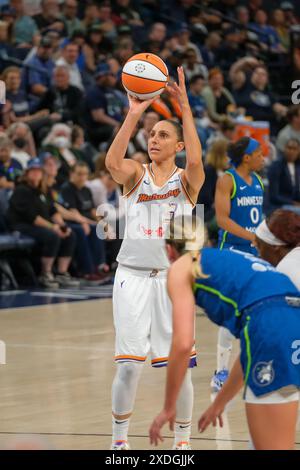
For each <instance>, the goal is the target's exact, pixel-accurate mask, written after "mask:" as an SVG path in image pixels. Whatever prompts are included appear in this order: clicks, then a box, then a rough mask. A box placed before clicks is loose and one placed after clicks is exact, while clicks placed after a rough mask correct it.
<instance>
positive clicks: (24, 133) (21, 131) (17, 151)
mask: <svg viewBox="0 0 300 470" xmlns="http://www.w3.org/2000/svg"><path fill="white" fill-rule="evenodd" d="M7 136H8V138H9V139H10V140H11V142H12V145H13V146H12V151H11V156H12V158H14V159H15V160H17V161H18V162H19V163H20V164H21V165H22V168H23V170H24V169H25V168H26V167H27V164H28V162H29V160H30V159H31V158H34V157H35V156H36V148H35V142H34V139H33V136H32V133H31V130H30V128H29V126H28V125H27V124H25V123H23V122H16V123H15V124H12V125H11V126H10V127H9V128H8V130H7Z"/></svg>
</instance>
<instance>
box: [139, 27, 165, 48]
mask: <svg viewBox="0 0 300 470" xmlns="http://www.w3.org/2000/svg"><path fill="white" fill-rule="evenodd" d="M166 36H167V28H166V25H164V24H163V23H153V24H152V25H151V28H150V31H149V33H148V36H147V40H146V42H145V43H144V44H143V47H142V49H143V50H144V51H149V52H151V53H154V54H159V52H160V51H161V50H162V49H163V48H164V45H165V39H166ZM154 51H156V52H154Z"/></svg>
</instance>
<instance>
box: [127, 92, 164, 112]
mask: <svg viewBox="0 0 300 470" xmlns="http://www.w3.org/2000/svg"><path fill="white" fill-rule="evenodd" d="M127 97H128V101H129V113H130V114H134V115H138V116H141V115H142V114H143V113H144V112H145V111H146V109H147V108H149V106H151V104H152V103H153V102H154V101H155V100H156V98H157V96H155V97H154V98H151V99H150V100H144V101H141V100H138V99H137V98H134V97H133V96H131V95H129V93H127Z"/></svg>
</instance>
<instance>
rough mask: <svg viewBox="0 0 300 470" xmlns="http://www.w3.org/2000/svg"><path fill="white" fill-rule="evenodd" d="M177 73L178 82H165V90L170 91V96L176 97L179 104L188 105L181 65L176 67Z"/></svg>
mask: <svg viewBox="0 0 300 470" xmlns="http://www.w3.org/2000/svg"><path fill="white" fill-rule="evenodd" d="M177 73H178V84H177V83H176V82H173V83H168V84H167V91H168V92H169V93H170V95H171V96H173V97H174V98H176V99H177V100H178V101H179V104H180V105H181V106H183V105H186V104H187V105H188V104H189V100H188V96H187V92H186V87H185V76H184V71H183V67H177Z"/></svg>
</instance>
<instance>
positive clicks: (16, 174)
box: [0, 134, 23, 190]
mask: <svg viewBox="0 0 300 470" xmlns="http://www.w3.org/2000/svg"><path fill="white" fill-rule="evenodd" d="M11 152H12V142H11V141H10V140H9V138H8V137H7V136H6V135H5V134H1V135H0V188H1V189H9V190H10V189H14V187H15V184H16V183H17V182H18V181H19V180H20V177H21V175H22V173H23V168H22V165H21V164H20V163H19V162H18V161H17V160H15V159H14V158H12V156H11Z"/></svg>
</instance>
